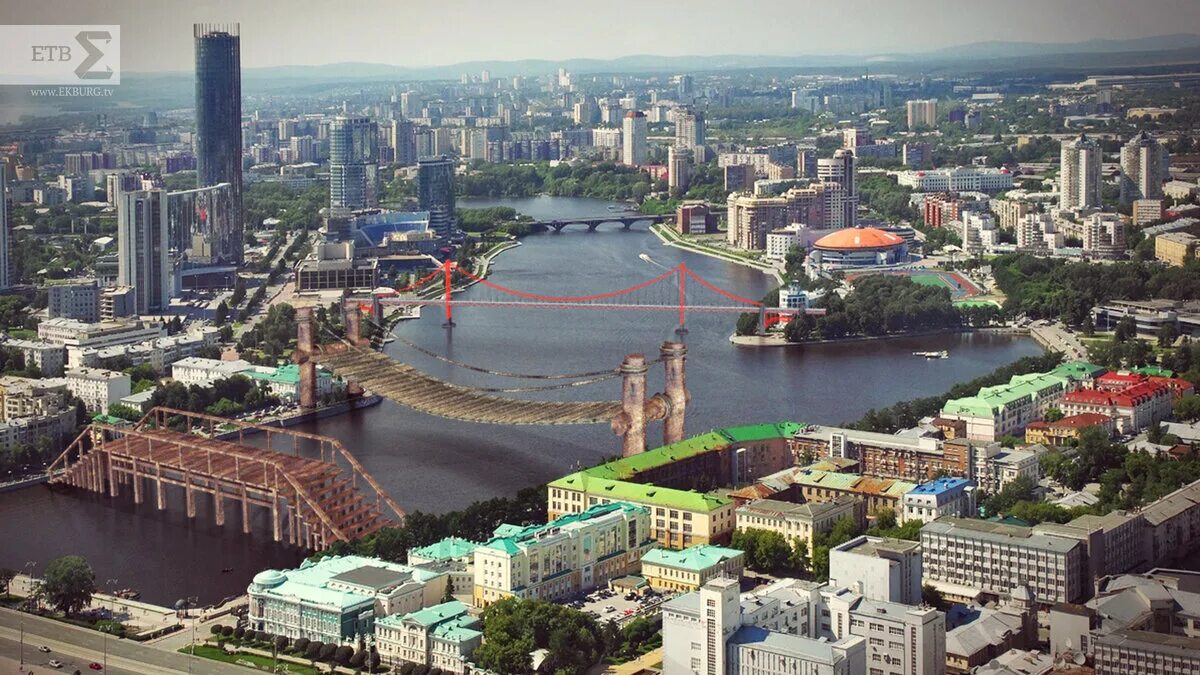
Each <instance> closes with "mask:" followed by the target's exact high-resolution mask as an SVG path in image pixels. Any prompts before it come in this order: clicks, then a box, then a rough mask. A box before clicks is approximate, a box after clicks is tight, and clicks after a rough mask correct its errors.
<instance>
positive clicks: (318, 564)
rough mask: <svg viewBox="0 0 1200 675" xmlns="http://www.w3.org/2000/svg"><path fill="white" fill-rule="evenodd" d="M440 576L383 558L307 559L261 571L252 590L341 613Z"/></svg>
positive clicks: (256, 592)
mask: <svg viewBox="0 0 1200 675" xmlns="http://www.w3.org/2000/svg"><path fill="white" fill-rule="evenodd" d="M438 576H440V575H439V573H437V572H430V571H427V570H423V569H420V568H417V567H410V566H409V565H400V564H398V563H392V562H387V561H384V560H380V559H379V558H368V557H365V556H357V555H348V556H329V557H325V558H321V559H320V560H315V561H314V560H306V561H304V562H303V563H301V564H300V567H297V568H296V569H292V570H283V571H279V570H264V571H262V572H259V573H258V574H257V575H255V577H254V581H253V582H252V583H251V584H250V588H249V589H248V591H249V592H250V593H251V594H255V595H267V596H273V597H276V598H280V599H282V600H285V601H288V602H305V603H309V604H315V605H322V606H325V607H332V608H335V609H337V610H339V611H341V610H345V609H348V608H353V607H359V606H362V605H365V604H370V603H373V602H374V601H375V599H374V592H377V591H380V590H385V589H388V588H392V587H395V586H398V585H401V584H403V583H424V582H426V581H429V580H430V579H433V578H435V577H438ZM364 590H370V591H372V593H371V594H368V593H366V592H363V591H364Z"/></svg>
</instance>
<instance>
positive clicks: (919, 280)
mask: <svg viewBox="0 0 1200 675" xmlns="http://www.w3.org/2000/svg"><path fill="white" fill-rule="evenodd" d="M908 278H909V279H912V282H913V283H914V284H918V285H920V286H941V287H942V288H949V287H950V286H949V285H948V284H946V280H945V279H943V278H941V277H940V276H938V275H936V274H910V275H908Z"/></svg>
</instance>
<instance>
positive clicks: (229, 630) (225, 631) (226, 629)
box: [221, 626, 233, 637]
mask: <svg viewBox="0 0 1200 675" xmlns="http://www.w3.org/2000/svg"><path fill="white" fill-rule="evenodd" d="M221 635H224V636H225V637H233V626H221Z"/></svg>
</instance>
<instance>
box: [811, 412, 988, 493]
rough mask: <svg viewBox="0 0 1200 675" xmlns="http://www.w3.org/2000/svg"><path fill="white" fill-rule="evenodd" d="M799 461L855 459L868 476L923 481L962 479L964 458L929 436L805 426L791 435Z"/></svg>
mask: <svg viewBox="0 0 1200 675" xmlns="http://www.w3.org/2000/svg"><path fill="white" fill-rule="evenodd" d="M792 443H793V446H794V447H796V448H797V450H798V451H799V454H800V461H805V462H807V461H809V460H815V459H816V458H818V457H826V456H827V457H845V458H849V459H854V460H858V462H859V470H860V471H861V472H862V473H863V474H866V475H868V476H877V477H879V478H897V479H900V480H904V481H913V482H925V481H928V480H931V479H932V478H933V477H934V476H935V475H937V474H949V475H952V476H965V475H966V474H967V472H968V470H969V464H968V458H967V457H966V456H964V455H962V454H959V453H956V452H954V451H953V449H952V450H951V451H950V452H947V451H946V450H945V448H944V447H943V445H942V444H941V442H940V441H939V440H938V439H937V438H934V437H932V436H919V437H912V436H900V435H896V434H883V433H877V432H872V431H859V430H857V429H846V428H841V427H829V426H824V425H816V424H808V425H804V426H802V427H801V428H800V429H799V430H797V431H796V433H795V434H794V435H793V440H792Z"/></svg>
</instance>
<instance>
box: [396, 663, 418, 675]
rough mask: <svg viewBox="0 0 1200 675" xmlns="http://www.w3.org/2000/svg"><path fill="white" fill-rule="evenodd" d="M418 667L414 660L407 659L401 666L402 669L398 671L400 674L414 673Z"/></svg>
mask: <svg viewBox="0 0 1200 675" xmlns="http://www.w3.org/2000/svg"><path fill="white" fill-rule="evenodd" d="M416 668H417V664H415V663H413V662H412V661H405V662H404V664H403V665H401V666H400V670H399V671H397V672H398V675H412V672H413V671H414V670H416Z"/></svg>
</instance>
